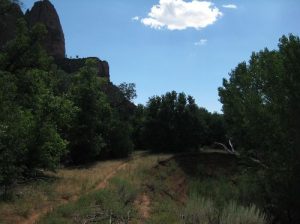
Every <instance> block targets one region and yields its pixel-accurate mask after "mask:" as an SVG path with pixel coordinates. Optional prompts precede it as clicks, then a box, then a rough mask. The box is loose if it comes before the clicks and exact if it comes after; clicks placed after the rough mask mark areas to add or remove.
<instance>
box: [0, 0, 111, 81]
mask: <svg viewBox="0 0 300 224" xmlns="http://www.w3.org/2000/svg"><path fill="white" fill-rule="evenodd" d="M0 6H1V5H0ZM0 9H1V7H0ZM22 17H23V18H24V14H23V12H22V10H21V9H20V6H19V5H18V4H11V5H9V6H7V9H5V11H3V12H2V11H1V10H0V49H1V47H2V46H4V44H5V43H6V42H7V41H8V40H12V39H13V38H14V37H15V35H16V27H17V20H18V19H19V18H22ZM25 19H26V21H27V23H28V26H29V28H32V27H33V26H34V25H36V24H38V23H42V24H44V25H45V27H46V29H47V31H48V32H47V35H46V37H45V39H44V41H43V43H42V45H43V47H44V48H45V50H46V51H47V53H48V54H49V55H51V56H53V58H54V61H55V62H56V64H57V65H58V67H59V68H61V69H62V70H64V71H66V72H67V73H74V72H77V71H78V70H79V69H80V68H81V67H83V66H84V64H85V61H86V60H87V59H88V58H76V59H71V58H66V57H65V55H66V49H65V37H64V32H63V29H62V26H61V23H60V19H59V16H58V14H57V11H56V9H55V8H54V6H53V5H52V4H51V2H50V1H49V0H41V1H37V2H35V3H34V6H33V7H32V9H30V10H27V11H26V13H25ZM94 59H96V61H97V62H98V75H99V76H100V77H105V78H107V79H108V80H109V78H110V75H109V64H108V63H107V62H106V61H102V60H100V59H99V58H94Z"/></svg>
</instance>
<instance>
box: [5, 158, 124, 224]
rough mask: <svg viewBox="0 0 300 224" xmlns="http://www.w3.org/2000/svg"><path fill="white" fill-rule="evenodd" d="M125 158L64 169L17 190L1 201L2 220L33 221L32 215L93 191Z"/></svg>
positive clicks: (8, 221) (14, 221)
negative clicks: (10, 198)
mask: <svg viewBox="0 0 300 224" xmlns="http://www.w3.org/2000/svg"><path fill="white" fill-rule="evenodd" d="M124 162H125V161H124V160H114V161H104V162H99V163H98V164H95V165H94V166H92V167H89V168H80V169H79V168H72V169H61V170H58V172H57V173H56V174H53V173H51V176H52V177H53V178H51V179H53V180H52V181H38V182H35V183H32V184H28V185H25V186H20V187H18V189H16V192H17V195H18V196H17V197H15V199H14V200H13V201H11V202H7V203H5V202H2V203H1V204H0V223H9V224H18V223H30V221H28V220H30V217H32V216H35V215H36V214H45V213H46V212H49V211H51V210H52V209H53V208H55V207H57V206H58V205H60V204H63V203H67V202H69V201H74V200H76V199H77V198H79V197H80V196H82V195H84V194H86V193H88V192H91V191H93V189H94V188H96V186H97V185H98V184H99V183H101V181H103V180H104V179H105V178H106V176H107V175H109V174H110V173H112V172H114V170H116V169H117V168H118V167H119V166H121V165H122V164H124Z"/></svg>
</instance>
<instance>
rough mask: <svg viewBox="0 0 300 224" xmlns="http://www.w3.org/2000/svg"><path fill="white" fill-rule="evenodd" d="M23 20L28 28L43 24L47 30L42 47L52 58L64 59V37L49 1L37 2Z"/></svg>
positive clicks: (56, 15)
mask: <svg viewBox="0 0 300 224" xmlns="http://www.w3.org/2000/svg"><path fill="white" fill-rule="evenodd" d="M25 18H26V20H27V22H28V25H29V27H33V26H34V25H35V24H37V23H43V24H44V25H45V26H46V28H47V30H48V33H47V36H46V38H45V41H44V47H45V49H46V50H47V52H48V54H49V55H51V56H53V57H54V58H64V57H65V55H66V49H65V37H64V32H63V29H62V27H61V24H60V20H59V17H58V14H57V12H56V10H55V8H54V6H53V5H52V4H51V2H50V1H49V0H42V1H37V2H35V3H34V6H33V7H32V9H31V10H30V11H27V12H26V15H25Z"/></svg>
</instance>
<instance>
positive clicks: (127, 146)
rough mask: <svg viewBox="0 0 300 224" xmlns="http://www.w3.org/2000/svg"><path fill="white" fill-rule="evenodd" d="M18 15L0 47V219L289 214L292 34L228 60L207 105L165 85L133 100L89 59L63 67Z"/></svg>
mask: <svg viewBox="0 0 300 224" xmlns="http://www.w3.org/2000/svg"><path fill="white" fill-rule="evenodd" d="M46 2H47V4H48V5H49V4H50V2H49V1H46ZM17 3H19V1H10V0H0V9H1V11H0V16H4V17H5V18H6V16H9V17H10V16H11V15H10V10H11V9H12V7H13V8H14V9H16V7H17V8H18V5H16V4H17ZM40 4H42V3H41V2H40ZM52 9H53V10H55V9H54V7H53V8H52ZM18 16H19V17H18V18H14V21H13V22H14V26H15V29H16V30H15V32H12V33H10V34H9V35H12V37H11V38H10V39H9V40H8V41H6V42H5V43H2V42H1V46H0V86H1V88H0V109H1V110H0V223H27V224H30V223H48V224H50V223H52V224H53V223H191V224H194V223H207V224H216V223H222V224H227V223H228V224H229V223H231V224H235V223H237V224H238V223H239V224H241V223H242V224H244V223H245V224H252V223H253V224H254V223H270V224H273V223H274V224H277V223H283V224H285V223H287V224H298V223H300V215H299V214H300V211H299V208H300V191H299V189H300V175H299V172H300V150H299V145H300V142H299V141H300V136H299V135H300V119H299V114H300V39H299V37H297V36H294V35H292V34H290V35H289V36H282V37H281V38H280V40H279V43H278V49H275V50H268V49H264V50H262V51H259V52H254V53H252V55H251V57H250V60H249V62H242V63H240V64H238V65H237V67H236V68H234V69H233V70H232V71H231V73H230V74H229V78H228V79H224V80H223V85H222V87H220V88H219V90H218V91H219V96H220V101H221V103H222V104H223V108H222V110H223V114H218V113H210V112H208V111H207V110H206V109H205V108H201V107H199V106H198V105H197V104H196V103H195V100H194V98H193V97H192V96H189V95H187V94H185V93H177V92H175V91H171V92H167V93H165V94H163V95H161V96H153V97H150V98H149V100H148V102H147V103H146V104H145V105H134V103H133V102H132V100H133V99H134V98H135V97H136V91H135V84H134V83H122V84H120V85H119V86H115V85H114V84H113V83H111V82H110V80H109V75H106V76H105V77H103V76H99V63H100V60H95V59H93V58H89V59H84V60H82V61H84V65H83V66H79V67H80V68H78V69H74V70H73V69H72V72H69V73H68V72H66V71H64V70H62V69H61V67H60V66H58V65H57V63H56V62H55V61H56V60H55V58H54V56H53V55H51V54H49V52H48V51H47V50H46V49H45V47H44V44H45V43H44V42H43V41H44V40H45V38H46V37H47V33H48V32H49V29H48V30H47V26H46V25H45V24H43V23H37V24H35V25H32V26H31V25H29V24H28V21H27V20H26V18H25V17H24V16H23V15H18ZM5 21H6V20H1V21H0V25H1V26H6V25H7V24H8V23H7V24H6V22H5ZM1 35H2V34H1ZM5 38H6V37H5ZM50 47H51V46H50ZM63 59H66V60H68V59H67V58H63ZM70 60H71V59H70ZM80 60H81V59H80ZM101 63H102V62H101ZM105 65H107V66H106V67H105V68H106V70H105V71H106V72H108V64H107V63H105ZM103 69H104V68H103ZM218 147H219V148H218ZM220 147H221V148H220ZM138 150H144V151H143V152H138Z"/></svg>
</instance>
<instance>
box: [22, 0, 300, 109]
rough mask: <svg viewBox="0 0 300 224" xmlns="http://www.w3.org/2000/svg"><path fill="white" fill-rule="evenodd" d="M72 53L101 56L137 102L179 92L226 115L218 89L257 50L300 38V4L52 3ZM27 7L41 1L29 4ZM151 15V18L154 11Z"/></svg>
mask: <svg viewBox="0 0 300 224" xmlns="http://www.w3.org/2000/svg"><path fill="white" fill-rule="evenodd" d="M51 2H52V3H53V4H54V6H55V7H56V9H57V11H58V14H59V16H60V20H61V23H62V26H63V29H64V33H65V39H66V50H67V55H68V56H72V57H75V56H76V55H79V57H88V56H97V57H99V58H100V59H103V60H107V61H108V62H109V64H110V74H111V80H112V82H113V83H115V84H119V83H121V82H134V83H136V85H137V88H136V89H137V94H138V97H137V99H135V102H136V103H143V104H144V103H146V102H147V100H148V98H149V97H150V96H153V95H161V94H163V93H165V92H167V91H171V90H175V91H177V92H182V91H183V92H185V93H186V94H189V95H192V96H193V97H194V98H195V99H196V102H197V104H198V105H199V106H202V107H206V108H207V109H208V110H209V111H211V112H213V111H217V112H220V111H221V106H222V105H221V104H220V102H219V101H218V99H219V97H218V91H217V88H218V87H219V86H221V85H222V79H223V78H224V77H225V78H228V73H229V72H230V71H231V70H232V69H233V68H235V66H236V65H237V64H238V63H239V62H241V61H245V60H246V61H247V60H248V59H249V56H250V55H251V52H253V51H258V50H261V49H263V48H265V47H268V48H269V49H275V48H277V44H278V39H279V38H280V37H281V36H282V35H283V34H289V33H293V34H295V35H299V33H300V25H299V21H300V13H299V9H300V1H299V0H212V1H197V0H194V1H191V0H128V1H126V0H106V1H105V0H88V1H82V0H52V1H51ZM23 3H24V9H26V8H30V7H32V5H33V3H34V1H33V0H24V1H23ZM149 13H150V14H149Z"/></svg>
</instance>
